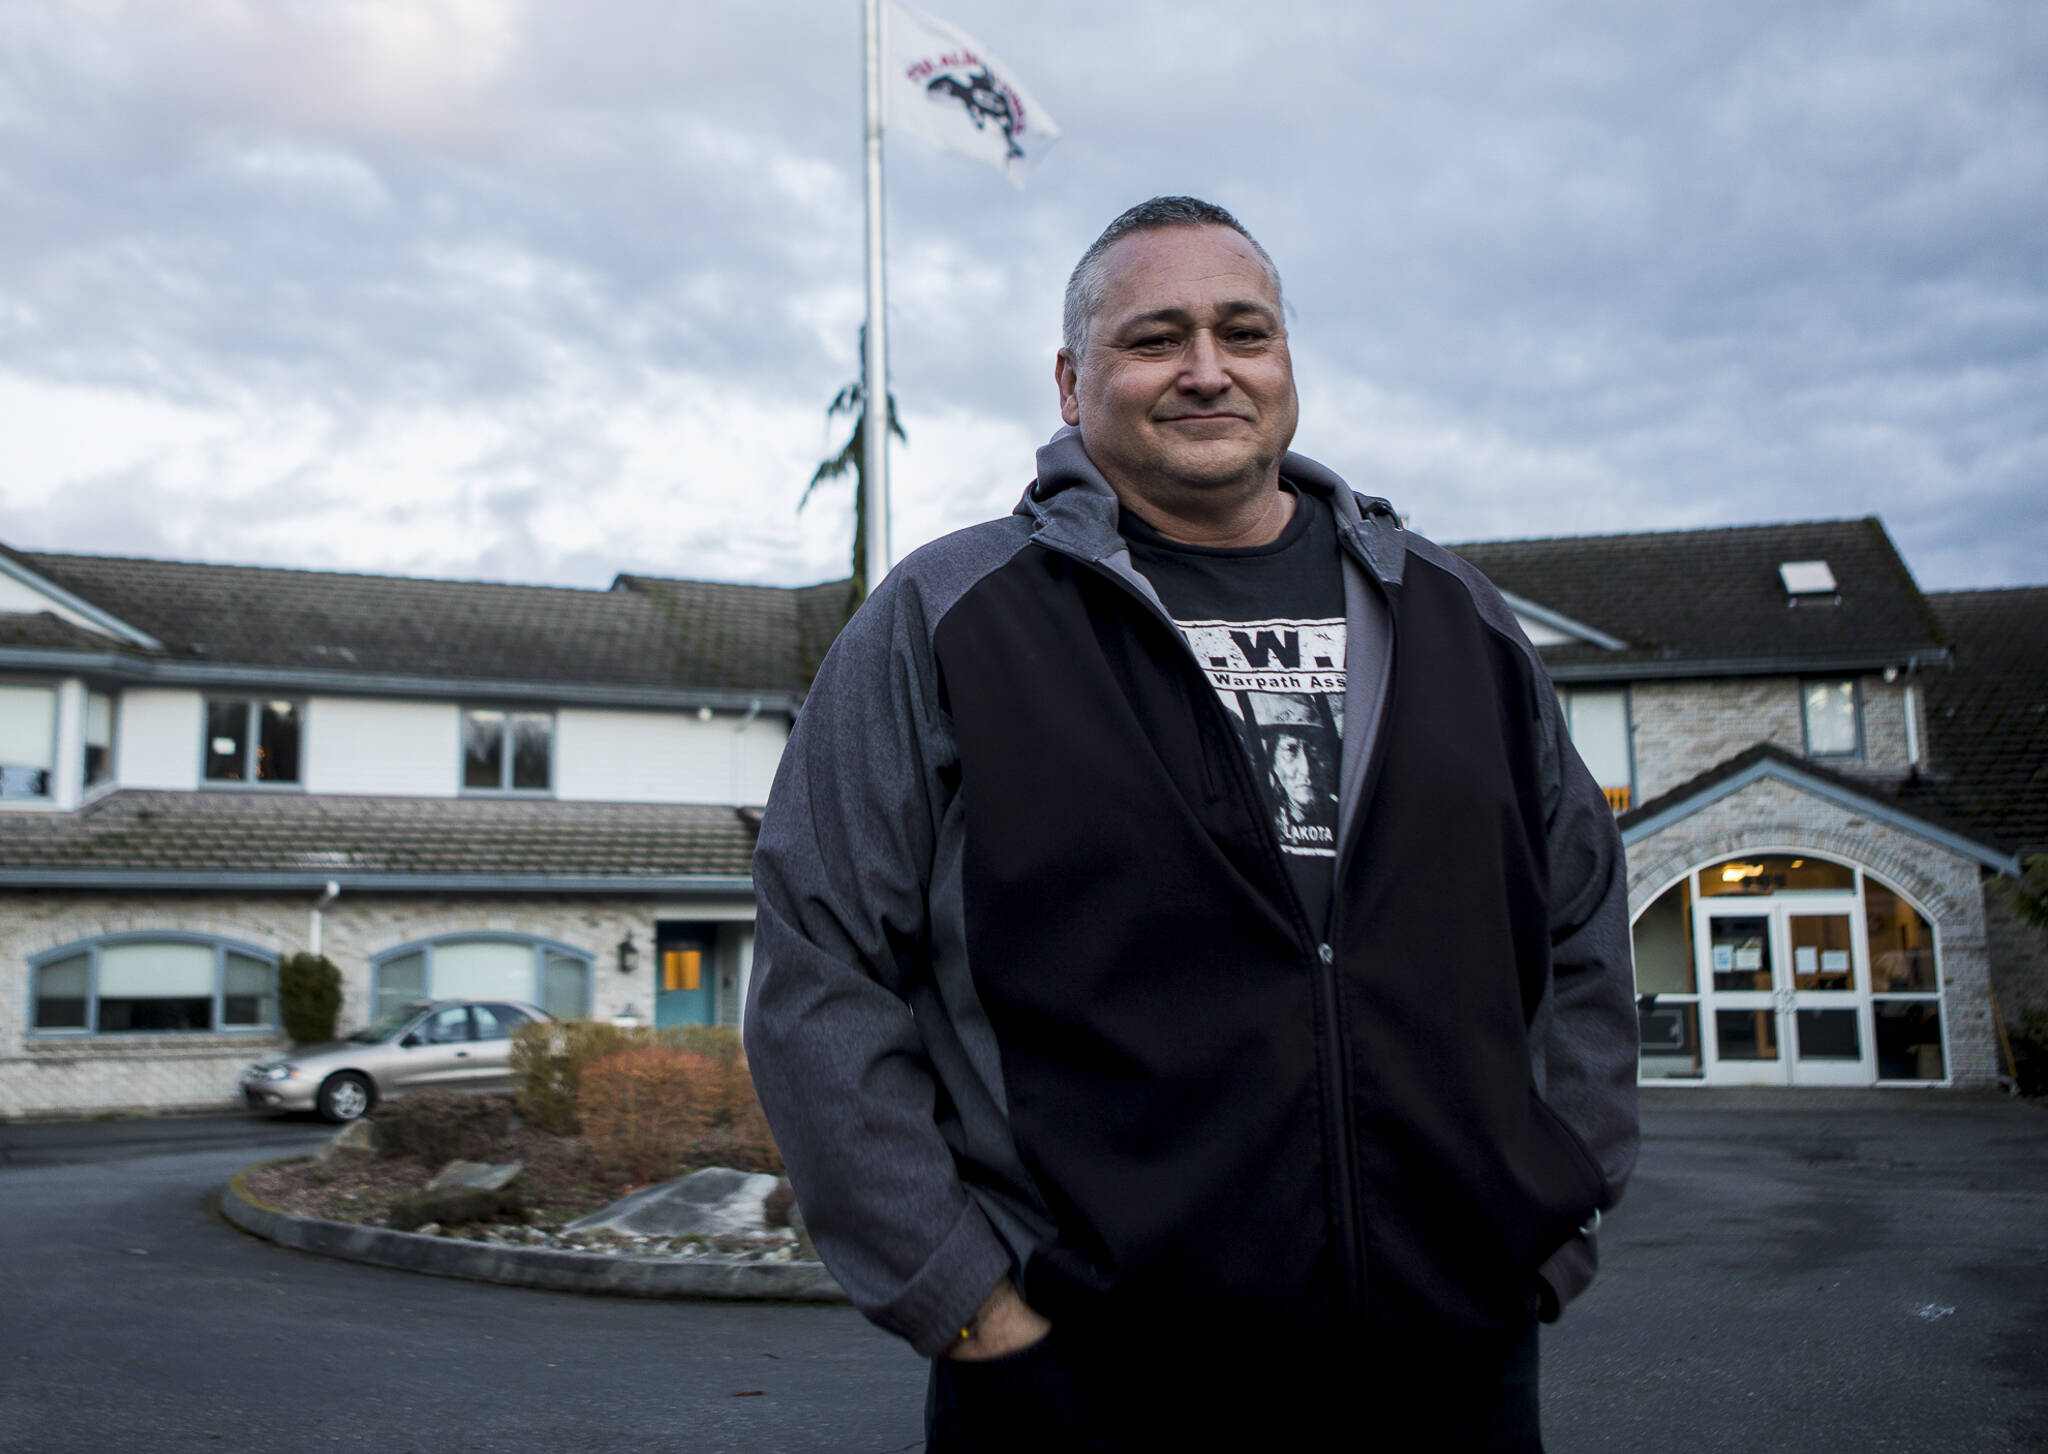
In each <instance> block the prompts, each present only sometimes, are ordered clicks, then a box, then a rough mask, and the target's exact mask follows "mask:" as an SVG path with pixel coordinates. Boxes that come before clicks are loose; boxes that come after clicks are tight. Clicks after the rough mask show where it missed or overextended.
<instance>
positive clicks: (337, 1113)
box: [320, 1070, 370, 1125]
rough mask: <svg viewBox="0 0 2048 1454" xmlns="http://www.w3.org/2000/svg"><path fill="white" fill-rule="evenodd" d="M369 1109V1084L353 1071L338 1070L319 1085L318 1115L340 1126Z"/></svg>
mask: <svg viewBox="0 0 2048 1454" xmlns="http://www.w3.org/2000/svg"><path fill="white" fill-rule="evenodd" d="M369 1109H370V1083H369V1082H368V1081H367V1080H364V1079H363V1078H362V1077H361V1076H360V1075H357V1074H356V1073H355V1072H354V1071H353V1070H338V1071H336V1072H335V1073H334V1074H333V1075H330V1076H328V1077H327V1079H326V1080H324V1081H322V1082H321V1083H320V1114H321V1116H322V1117H323V1118H324V1119H326V1120H329V1121H332V1122H334V1123H335V1124H336V1125H340V1124H341V1123H342V1122H344V1121H354V1120H357V1119H359V1118H360V1117H361V1116H362V1114H363V1112H365V1111H367V1110H369Z"/></svg>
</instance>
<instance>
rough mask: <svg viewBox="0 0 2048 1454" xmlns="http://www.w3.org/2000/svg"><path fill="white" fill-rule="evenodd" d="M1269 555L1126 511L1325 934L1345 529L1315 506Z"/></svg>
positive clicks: (1127, 534) (1306, 498)
mask: <svg viewBox="0 0 2048 1454" xmlns="http://www.w3.org/2000/svg"><path fill="white" fill-rule="evenodd" d="M1295 501H1296V504H1295V510H1294V517H1293V518H1292V519H1291V520H1289V521H1288V522H1287V528H1286V529H1285V530H1283V531H1281V532H1280V538H1279V539H1278V540H1276V541H1274V542H1273V543H1272V544H1270V545H1258V546H1251V547H1248V548H1245V549H1238V550H1216V549H1207V548H1204V547H1202V546H1196V545H1179V544H1176V543H1175V542H1173V541H1170V540H1167V539H1166V538H1165V537H1163V536H1162V535H1160V534H1159V533H1158V532H1157V531H1155V530H1153V529H1152V528H1151V527H1150V526H1148V525H1146V524H1145V522H1144V521H1142V520H1140V519H1138V518H1137V517H1136V516H1134V515H1132V514H1131V513H1130V512H1129V511H1128V510H1127V511H1125V512H1124V515H1123V524H1122V530H1123V535H1124V538H1125V539H1126V540H1127V541H1129V542H1130V546H1131V561H1132V563H1133V564H1134V565H1136V566H1137V568H1138V569H1139V570H1140V571H1141V572H1143V573H1144V575H1145V577H1146V579H1148V580H1150V581H1151V582H1152V587H1153V589H1154V590H1156V591H1158V592H1159V599H1160V601H1161V602H1162V603H1163V604H1164V605H1165V607H1166V611H1167V614H1168V615H1170V616H1172V617H1173V620H1174V624H1175V625H1176V626H1178V627H1180V631H1181V635H1182V636H1184V637H1186V638H1187V643H1188V646H1189V647H1190V648H1191V649H1192V650H1193V651H1194V654H1195V660H1196V661H1197V662H1199V663H1201V666H1202V670H1203V672H1204V673H1205V674H1206V675H1207V676H1208V678H1209V685H1210V686H1212V687H1214V688H1215V689H1216V695H1217V697H1218V698H1220V699H1221V700H1222V702H1223V705H1224V708H1225V709H1226V710H1227V711H1228V712H1229V713H1230V716H1231V720H1232V721H1234V722H1235V723H1236V724H1237V729H1238V735H1239V736H1240V738H1242V740H1243V742H1244V746H1245V751H1246V752H1247V753H1249V754H1250V756H1251V762H1252V772H1253V775H1254V776H1256V777H1257V778H1258V780H1259V781H1260V783H1262V784H1263V785H1264V787H1265V792H1266V806H1267V808H1268V810H1269V811H1270V812H1271V813H1272V817H1273V829H1274V833H1275V835H1276V836H1277V837H1278V838H1279V840H1280V849H1281V852H1282V853H1283V854H1284V855H1285V857H1286V859H1287V866H1288V868H1289V869H1290V870H1292V872H1293V876H1294V887H1295V891H1296V892H1297V893H1298V894H1299V895H1300V896H1301V903H1302V907H1303V908H1304V909H1305V910H1306V911H1307V913H1308V921H1309V923H1310V924H1311V925H1312V926H1314V927H1315V929H1316V930H1317V932H1318V933H1320V932H1322V929H1323V926H1324V925H1325V924H1326V923H1327V922H1328V919H1329V911H1330V881H1331V878H1332V876H1333V874H1334V871H1335V868H1336V857H1337V784H1338V774H1339V770H1340V767H1341V764H1342V760H1343V743H1344V575H1343V568H1342V567H1341V566H1340V565H1339V563H1338V560H1337V524H1336V521H1335V520H1334V519H1333V518H1332V517H1331V514H1330V510H1329V507H1328V506H1327V505H1325V504H1323V503H1322V502H1321V501H1319V500H1317V499H1315V498H1314V497H1313V496H1310V495H1306V494H1297V495H1296V496H1295Z"/></svg>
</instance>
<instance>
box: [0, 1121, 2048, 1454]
mask: <svg viewBox="0 0 2048 1454" xmlns="http://www.w3.org/2000/svg"><path fill="white" fill-rule="evenodd" d="M1645 1126H1646V1129H1647V1132H1648V1136H1647V1141H1646V1146H1645V1152H1644V1157H1643V1163H1642V1168H1641V1171H1640V1173H1639V1175H1638V1177H1637V1179H1636V1183H1635V1186H1634V1188H1633V1189H1632V1191H1631V1193H1630V1197H1629V1200H1628V1202H1627V1203H1626V1204H1625V1205H1624V1206H1623V1207H1622V1208H1621V1209H1620V1210H1619V1211H1617V1212H1616V1213H1615V1214H1614V1216H1613V1217H1611V1218H1610V1219H1609V1222H1608V1225H1607V1228H1606V1230H1605V1233H1604V1234H1603V1245H1604V1250H1605V1262H1606V1266H1605V1269H1604V1271H1603V1274H1602V1277H1601V1280H1600V1282H1599V1283H1598V1284H1596V1285H1595V1287H1594V1289H1593V1291H1592V1292H1591V1293H1589V1294H1588V1295H1587V1296H1586V1297H1585V1298H1584V1299H1583V1300H1582V1301H1581V1302H1580V1303H1579V1304H1578V1305H1577V1306H1575V1307H1574V1308H1573V1309H1572V1311H1571V1313H1570V1314H1569V1315H1568V1317H1567V1318H1566V1320H1565V1321H1564V1322H1563V1323H1561V1324H1560V1325H1558V1326H1557V1327H1556V1328H1555V1329H1553V1330H1551V1331H1550V1332H1549V1333H1548V1334H1547V1335H1546V1339H1545V1344H1544V1416H1545V1430H1546V1442H1547V1444H1548V1447H1549V1448H1550V1449H1551V1450H1552V1451H1553V1454H1605V1451H1611V1454H1640V1451H1652V1450H1667V1449H1668V1450H1686V1451H1693V1450H1698V1451H1705V1454H1713V1451H1723V1450H1726V1451H1737V1450H1739V1451H1743V1454H1754V1451H1757V1450H1770V1451H1788V1454H1807V1451H1811V1454H1820V1451H1828V1454H1839V1451H1864V1450H1871V1451H1913V1454H1951V1451H1952V1454H2005V1451H2015V1450H2036V1451H2048V1108H2044V1107H2042V1106H2037V1105H2030V1104H2025V1103H2016V1102H2008V1101H2005V1100H2002V1099H1995V1098H1989V1097H1985V1098H1978V1097H1958V1096H1942V1095H1939V1094H1936V1093H1927V1092H1919V1093H1912V1092H1902V1093H1877V1092H1827V1093H1794V1094H1792V1095H1789V1096H1788V1095H1786V1094H1785V1093H1782V1092H1779V1093H1765V1092H1706V1093H1699V1092H1680V1091H1660V1092H1656V1093H1653V1094H1651V1095H1650V1096H1649V1098H1648V1100H1647V1103H1646V1107H1645ZM325 1134H326V1133H325V1129H324V1128H322V1127H320V1126H318V1125H315V1124H311V1123H306V1122H291V1121H285V1122H266V1121H247V1120H241V1119H239V1118H234V1117H219V1118H205V1119H193V1120H183V1119H175V1120H173V1119H167V1120H160V1121H141V1122H113V1123H104V1124H95V1123H71V1124H68V1125H10V1124H4V1123H0V1208H4V1216H0V1451H7V1454H16V1451H19V1454H31V1451H33V1454H70V1451H78V1454H86V1451H91V1454H99V1451H103V1450H115V1451H125V1450H150V1451H157V1450H164V1451H180V1450H245V1451H251V1454H257V1451H266V1454H267V1451H272V1450H280V1449H293V1450H300V1449H306V1448H320V1447H359V1448H365V1449H375V1450H377V1451H379V1454H399V1451H406V1450H417V1451H421V1454H429V1451H431V1454H442V1451H451V1450H483V1451H520V1454H526V1451H532V1454H541V1451H547V1454H555V1451H613V1450H618V1451H626V1450H632V1451H643V1450H655V1449H663V1450H667V1449H673V1450H689V1451H714V1450H734V1451H756V1450H760V1451H767V1450H792V1451H810V1450H819V1451H825V1450H833V1451H840V1450H851V1451H876V1454H880V1451H883V1450H892V1451H893V1450H906V1449H915V1448H917V1447H919V1437H918V1435H919V1423H920V1420H919V1411H920V1410H919V1400H920V1394H921V1390H922V1385H923V1371H922V1368H921V1366H920V1365H919V1364H918V1363H917V1361H916V1360H915V1359H914V1358H912V1357H910V1356H909V1355H908V1354H907V1353H906V1352H905V1351H904V1350H903V1349H902V1348H901V1347H900V1346H898V1345H897V1344H895V1343H894V1342H893V1341H892V1340H890V1339H888V1338H887V1337H885V1336H883V1335H881V1334H879V1333H876V1332H875V1331H873V1330H872V1329H870V1328H868V1327H866V1326H865V1325H864V1324H863V1323H862V1322H861V1321H860V1319H859V1318H858V1316H857V1315H855V1314H853V1313H852V1312H851V1311H850V1310H848V1309H845V1308H830V1307H794V1306H743V1305H732V1304H702V1303H696V1304H693V1303H649V1302H634V1301H624V1300H617V1299H603V1298H592V1297H577V1296H572V1295H567V1294H559V1293H541V1292H531V1291H524V1290H520V1289H513V1288H501V1287H494V1286H488V1285H482V1284H475V1283H464V1282H455V1281H449V1280H442V1279H434V1278H424V1277H418V1276H413V1275H409V1274H404V1273H398V1272H391V1271H387V1270H384V1269H378V1268H368V1267H360V1266H356V1265H353V1264H347V1263H340V1262H333V1261H329V1260H326V1259H322V1258H317V1257H310V1256H307V1255H305V1254H301V1253H295V1252H290V1251H286V1250H284V1249H281V1248H278V1247H275V1246H272V1245H271V1244H269V1243H264V1242H259V1241H255V1240H254V1239H251V1238H248V1237H246V1236H243V1235H242V1234H240V1233H238V1232H236V1231H234V1230H233V1229H231V1228H229V1227H228V1226H226V1225H225V1224H223V1223H222V1222H221V1221H219V1220H218V1219H217V1218H216V1217H215V1216H214V1215H213V1214H212V1212H211V1211H210V1210H209V1208H208V1205H207V1199H208V1195H209V1193H210V1192H211V1191H212V1190H213V1189H214V1188H216V1187H217V1186H218V1185H219V1184H220V1183H221V1182H223V1181H224V1180H225V1179H226V1178H227V1176H228V1175H230V1174H231V1173H232V1172H233V1171H234V1170H236V1169H238V1168H239V1167H240V1166H241V1165H243V1164H246V1163H247V1162H249V1161H253V1160H257V1159H261V1158H266V1157H272V1156H279V1155H284V1154H288V1153H289V1152H291V1151H294V1150H299V1149H311V1147H313V1146H314V1145H317V1144H318V1142H319V1141H320V1140H321V1139H322V1138H323V1136H324V1135H325ZM1274 1434H1275V1446H1276V1447H1285V1446H1288V1445H1291V1444H1292V1443H1293V1442H1295V1436H1296V1431H1294V1430H1292V1429H1291V1427H1290V1425H1289V1422H1288V1415H1287V1409H1286V1406H1285V1403H1284V1400H1278V1399H1276V1403H1275V1407H1274Z"/></svg>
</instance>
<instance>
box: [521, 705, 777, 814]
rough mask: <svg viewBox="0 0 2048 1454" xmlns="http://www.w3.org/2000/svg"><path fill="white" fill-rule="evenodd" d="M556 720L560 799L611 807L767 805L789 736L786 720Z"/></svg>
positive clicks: (566, 716) (575, 711)
mask: <svg viewBox="0 0 2048 1454" xmlns="http://www.w3.org/2000/svg"><path fill="white" fill-rule="evenodd" d="M741 720H742V719H741V718H740V716H738V715H737V714H731V713H721V714H719V715H717V716H714V717H713V718H712V719H711V720H710V721H709V722H700V721H699V720H698V719H697V717H696V715H695V714H694V713H683V712H606V711H593V710H588V709H583V708H565V709H564V710H562V711H560V712H558V713H556V714H555V796H557V797H560V798H575V799H581V800H584V801H589V802H608V803H735V804H743V803H765V802H766V801H767V800H768V784H769V782H770V781H771V780H772V779H773V778H774V776H775V764H776V762H777V761H778V760H779V759H780V758H781V756H782V745H783V743H784V742H785V741H786V740H787V739H788V736H789V724H788V723H787V722H786V721H784V720H783V719H782V718H780V717H776V716H770V715H766V714H764V715H762V716H759V717H756V718H755V719H754V720H753V721H751V722H748V723H747V724H746V726H745V727H744V728H742V727H741V726H740V722H741Z"/></svg>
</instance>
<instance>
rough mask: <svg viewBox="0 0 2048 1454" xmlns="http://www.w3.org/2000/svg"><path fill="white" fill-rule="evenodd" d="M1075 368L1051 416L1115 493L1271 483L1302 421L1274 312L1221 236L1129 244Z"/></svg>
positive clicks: (1261, 276)
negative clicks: (1069, 428)
mask: <svg viewBox="0 0 2048 1454" xmlns="http://www.w3.org/2000/svg"><path fill="white" fill-rule="evenodd" d="M1103 264H1104V273H1103V281H1104V285H1105V286H1104V288H1103V296H1102V304H1101V306H1100V307H1099V308H1098V309H1097V310H1096V312H1095V313H1094V315H1093V316H1092V317H1091V318H1090V319H1089V322H1088V337H1087V341H1086V343H1085V344H1084V345H1083V356H1082V357H1081V358H1080V359H1078V360H1077V359H1075V358H1073V357H1072V356H1071V355H1070V354H1069V353H1068V352H1067V351H1066V350H1065V349H1061V350H1060V354H1059V360H1058V363H1057V365H1056V366H1055V369H1054V374H1055V377H1056V378H1057V379H1058V381H1059V387H1060V416H1061V417H1062V418H1064V419H1065V420H1066V421H1067V423H1069V424H1078V425H1079V426H1080V427H1081V438H1082V441H1083V443H1084V444H1085V445H1086V446H1087V449H1088V457H1089V458H1090V459H1092V460H1093V461H1094V462H1095V466H1096V468H1098V469H1100V470H1101V471H1102V473H1103V475H1104V476H1105V477H1106V478H1107V479H1108V480H1109V482H1110V483H1111V484H1112V485H1114V486H1116V487H1117V489H1118V491H1119V493H1122V492H1123V491H1125V490H1135V491H1136V492H1137V493H1138V494H1139V495H1140V496H1141V497H1143V496H1145V495H1147V494H1150V493H1152V491H1149V490H1148V489H1147V488H1146V487H1147V486H1148V485H1151V486H1153V488H1154V490H1156V489H1158V488H1159V487H1162V486H1163V487H1164V488H1166V489H1168V490H1187V489H1196V490H1207V489H1216V488H1223V487H1228V486H1231V485H1237V486H1240V487H1243V486H1246V485H1250V484H1254V483H1258V482H1261V481H1262V480H1271V481H1273V482H1275V483H1277V481H1278V464H1279V460H1280V456H1281V455H1283V454H1284V453H1286V451H1287V445H1288V441H1290V440H1291V439H1293V438H1294V425H1295V420H1296V418H1297V416H1298V415H1299V413H1300V408H1299V405H1298V403H1297V401H1296V399H1295V394H1294V364H1293V360H1292V359H1290V358H1289V357H1288V353H1287V331H1286V328H1285V326H1284V325H1283V323H1282V321H1281V317H1280V300H1279V298H1278V297H1277V296H1276V294H1275V292H1274V288H1273V283H1272V280H1271V278H1270V277H1269V276H1268V275H1267V272H1266V266H1265V264H1264V263H1263V262H1262V261H1261V260H1260V258H1259V255H1258V254H1257V253H1256V252H1254V251H1253V250H1252V246H1251V244H1250V243H1248V242H1246V241H1245V239H1244V238H1242V237H1240V236H1239V235H1238V234H1237V233H1235V232H1233V231H1231V230H1230V229H1229V228H1227V227H1165V228H1157V229H1154V230H1153V231H1150V232H1139V233H1133V234H1132V235H1131V236H1129V237H1126V238H1124V239H1122V240H1121V241H1120V242H1118V243H1117V244H1116V245H1115V246H1113V247H1111V248H1110V249H1109V251H1108V252H1107V253H1105V254H1104V255H1103Z"/></svg>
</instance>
